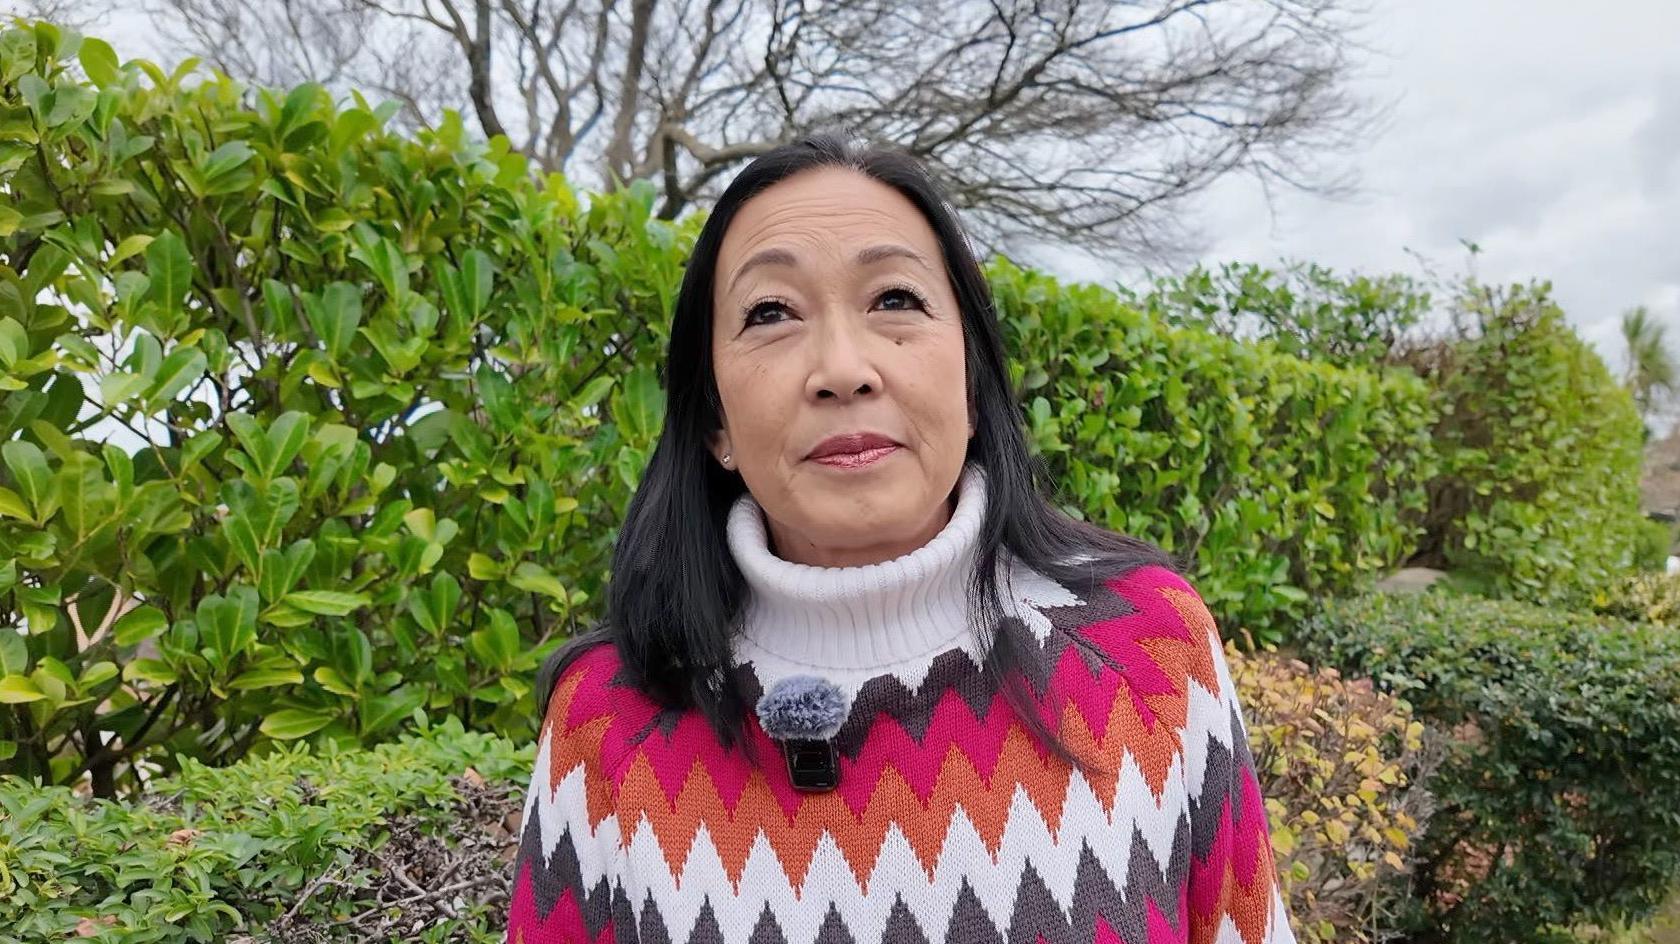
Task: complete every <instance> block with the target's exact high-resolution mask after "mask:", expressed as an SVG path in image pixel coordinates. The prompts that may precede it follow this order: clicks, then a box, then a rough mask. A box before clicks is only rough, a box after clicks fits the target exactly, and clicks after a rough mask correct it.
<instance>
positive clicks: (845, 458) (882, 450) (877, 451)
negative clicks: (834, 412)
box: [811, 446, 900, 469]
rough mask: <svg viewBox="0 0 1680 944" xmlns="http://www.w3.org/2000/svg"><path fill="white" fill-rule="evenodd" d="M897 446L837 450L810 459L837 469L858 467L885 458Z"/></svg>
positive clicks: (895, 449) (894, 450)
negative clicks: (854, 450) (847, 450)
mask: <svg viewBox="0 0 1680 944" xmlns="http://www.w3.org/2000/svg"><path fill="white" fill-rule="evenodd" d="M899 448H900V447H898V446H880V447H877V448H874V449H865V450H863V451H862V452H837V453H834V454H833V455H828V456H818V457H816V458H814V459H812V460H811V461H812V462H820V463H822V464H823V465H827V466H833V467H835V468H837V469H858V468H862V467H863V466H866V465H869V464H871V463H873V462H876V461H879V460H881V459H885V458H886V457H887V456H890V455H892V454H893V453H895V452H897V451H898V450H899Z"/></svg>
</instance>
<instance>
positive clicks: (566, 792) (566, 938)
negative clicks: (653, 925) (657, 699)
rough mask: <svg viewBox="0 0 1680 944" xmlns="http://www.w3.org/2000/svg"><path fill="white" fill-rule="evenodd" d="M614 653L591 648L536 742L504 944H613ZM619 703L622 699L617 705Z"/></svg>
mask: <svg viewBox="0 0 1680 944" xmlns="http://www.w3.org/2000/svg"><path fill="white" fill-rule="evenodd" d="M616 666H617V663H616V656H615V655H614V654H613V649H612V646H610V645H607V646H599V647H596V648H593V649H591V650H589V651H587V652H585V653H584V654H583V655H581V656H580V657H579V658H578V659H577V661H575V662H573V663H572V664H571V665H569V666H567V668H566V671H564V672H563V673H561V675H560V677H559V678H558V679H557V680H556V681H555V684H554V692H553V695H552V696H551V697H550V699H549V705H548V711H547V715H546V717H545V718H544V720H543V725H542V730H541V732H540V734H539V735H538V739H537V754H536V762H535V764H534V766H533V769H532V773H531V781H530V786H529V788H528V789H527V790H526V793H525V805H524V820H523V823H522V826H521V835H520V841H519V849H518V852H517V854H516V855H515V858H514V866H513V867H514V886H513V899H512V902H511V904H510V906H509V912H508V930H507V942H508V944H585V942H587V944H612V942H614V941H616V940H619V939H620V937H619V933H618V931H617V930H616V926H617V924H618V923H619V921H621V920H624V919H623V918H621V917H619V916H618V915H617V913H616V912H617V911H618V910H619V909H620V908H622V907H623V906H624V904H626V903H625V902H624V901H623V899H622V898H618V899H616V900H615V897H614V889H615V887H616V882H615V881H614V878H615V876H614V869H615V867H616V865H617V863H618V861H619V856H618V832H619V831H618V818H617V816H616V815H615V812H614V811H615V805H616V804H615V802H614V799H613V787H612V780H611V775H612V771H613V767H614V759H615V758H617V757H620V756H622V754H623V749H622V747H619V746H615V745H616V744H617V742H619V741H622V740H623V738H622V736H620V735H618V733H617V732H619V731H620V730H622V727H621V725H622V722H623V720H624V719H623V718H622V717H620V716H618V715H617V714H616V713H615V712H614V711H613V708H614V699H615V694H616V693H614V692H612V691H611V690H610V685H611V679H612V677H613V675H614V673H615V670H616ZM617 697H618V699H619V701H620V702H622V700H623V699H622V696H621V695H618V696H617Z"/></svg>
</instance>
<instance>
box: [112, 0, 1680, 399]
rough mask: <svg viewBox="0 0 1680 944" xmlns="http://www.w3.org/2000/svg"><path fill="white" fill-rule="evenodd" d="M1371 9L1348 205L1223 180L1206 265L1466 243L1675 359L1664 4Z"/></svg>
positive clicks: (1587, 324)
mask: <svg viewBox="0 0 1680 944" xmlns="http://www.w3.org/2000/svg"><path fill="white" fill-rule="evenodd" d="M1370 2H1371V4H1372V7H1373V9H1372V11H1371V30H1370V32H1369V34H1368V35H1367V36H1366V37H1365V39H1366V42H1367V43H1368V44H1369V45H1371V46H1373V47H1375V50H1376V51H1375V53H1374V54H1373V55H1372V56H1370V57H1369V58H1367V59H1366V60H1365V61H1363V62H1362V63H1361V69H1362V72H1363V75H1362V77H1361V79H1360V81H1359V84H1358V88H1359V90H1360V91H1362V92H1363V93H1365V94H1367V95H1369V96H1370V97H1372V98H1373V99H1375V100H1378V101H1381V102H1386V103H1389V104H1390V105H1391V107H1392V109H1393V110H1392V114H1391V116H1390V119H1389V121H1388V123H1387V125H1386V127H1385V129H1384V130H1383V131H1382V133H1381V135H1380V136H1378V137H1376V138H1374V139H1372V140H1371V141H1369V142H1368V143H1367V144H1366V145H1365V146H1363V147H1361V148H1360V149H1358V150H1356V151H1353V152H1350V153H1348V154H1347V155H1345V156H1344V157H1343V158H1341V160H1343V162H1344V163H1345V164H1346V165H1347V166H1348V168H1349V169H1351V170H1354V171H1355V172H1357V173H1358V175H1359V178H1360V192H1359V194H1358V195H1357V196H1356V197H1354V198H1352V199H1351V200H1343V201H1331V200H1327V199H1324V198H1320V197H1316V196H1311V195H1307V194H1302V193H1297V192H1287V191H1284V192H1276V191H1275V192H1274V195H1273V202H1272V203H1271V205H1270V206H1268V205H1267V203H1266V201H1265V199H1264V197H1263V195H1262V192H1261V190H1260V188H1259V187H1258V186H1257V185H1256V184H1255V183H1254V182H1253V181H1252V180H1249V179H1246V178H1233V179H1230V180H1228V181H1227V182H1224V183H1221V184H1219V185H1217V186H1216V187H1215V188H1214V189H1213V190H1211V191H1209V192H1208V193H1206V194H1204V195H1202V196H1201V197H1200V198H1198V199H1197V200H1196V201H1195V202H1194V203H1193V204H1192V206H1191V207H1190V209H1191V212H1192V214H1193V216H1194V217H1195V219H1196V220H1197V221H1198V222H1199V223H1200V224H1201V227H1202V230H1203V232H1204V233H1205V235H1206V237H1207V248H1206V251H1205V253H1204V259H1205V261H1207V262H1209V263H1210V264H1211V263H1217V262H1221V261H1225V260H1233V259H1234V260H1243V261H1255V262H1263V263H1273V262H1276V261H1278V260H1279V259H1283V258H1287V259H1296V260H1304V261H1314V262H1319V263H1323V264H1326V265H1330V266H1332V267H1335V268H1337V269H1340V270H1344V271H1360V272H1367V273H1376V272H1390V271H1402V272H1410V273H1413V274H1421V273H1420V270H1419V269H1418V265H1417V262H1416V260H1415V259H1414V258H1413V257H1412V256H1410V255H1408V253H1407V250H1408V249H1410V250H1413V251H1415V252H1418V253H1421V254H1422V255H1423V256H1425V257H1426V258H1428V259H1430V260H1431V261H1432V262H1433V263H1435V264H1436V266H1437V268H1438V269H1439V270H1440V271H1442V272H1444V273H1454V272H1458V271H1462V269H1463V268H1464V267H1465V266H1466V265H1467V264H1468V256H1467V253H1466V252H1465V251H1464V249H1463V248H1462V246H1461V245H1460V240H1461V239H1464V240H1470V241H1473V242H1475V243H1477V244H1479V245H1480V246H1481V248H1482V254H1481V256H1480V257H1479V258H1478V260H1477V261H1476V271H1477V272H1478V273H1479V274H1480V275H1482V276H1483V277H1484V278H1486V279H1490V280H1494V281H1509V280H1527V279H1529V278H1531V277H1532V278H1546V279H1550V280H1551V281H1552V282H1553V283H1554V286H1555V289H1556V296H1557V298H1558V300H1559V301H1560V302H1561V303H1562V305H1563V306H1564V309H1565V310H1566V311H1567V312H1568V314H1569V317H1570V319H1571V320H1572V321H1573V322H1574V323H1575V324H1576V325H1577V326H1579V328H1580V330H1581V333H1582V335H1583V336H1584V337H1585V338H1586V339H1587V340H1588V341H1589V342H1591V343H1592V344H1593V345H1594V346H1595V347H1597V348H1598V350H1599V352H1600V354H1602V355H1603V356H1604V357H1605V358H1606V360H1607V361H1608V362H1609V363H1610V365H1611V367H1612V368H1613V369H1617V370H1618V371H1619V370H1620V368H1621V365H1622V363H1623V356H1622V355H1623V351H1622V344H1621V340H1620V333H1619V328H1618V318H1619V317H1620V314H1621V312H1623V311H1624V310H1625V309H1627V308H1629V307H1631V306H1633V305H1637V304H1645V305H1647V306H1649V307H1650V308H1651V310H1652V311H1653V313H1655V314H1656V315H1657V316H1658V318H1659V319H1661V321H1662V322H1663V323H1666V324H1668V325H1670V328H1669V334H1670V336H1671V338H1672V346H1674V347H1677V348H1680V2H1675V0H1605V2H1600V3H1585V2H1581V0H1387V2H1385V0H1370ZM137 6H138V3H128V2H121V0H119V9H121V10H122V11H123V14H122V15H120V16H119V17H117V21H118V22H114V23H112V24H110V25H111V26H113V27H118V28H119V29H118V32H117V34H116V35H113V36H112V38H114V39H117V40H119V41H120V42H121V41H124V40H125V39H126V42H123V45H124V46H125V47H126V48H124V49H123V50H121V51H122V52H124V54H125V55H133V54H142V55H144V54H156V53H155V52H154V50H153V49H148V48H146V47H148V46H151V45H153V44H152V43H151V42H148V40H151V39H152V37H151V36H150V35H148V34H150V33H151V30H150V29H149V28H148V26H147V24H146V22H145V20H144V19H143V18H142V17H140V16H137V15H135V14H134V12H133V11H134V9H135V8H136V7H137ZM92 30H93V31H94V32H101V31H102V30H101V29H100V26H98V25H95V26H94V27H92ZM131 43H132V44H134V45H133V46H129V44H131ZM134 47H139V48H134ZM1052 267H1053V268H1055V269H1057V270H1059V271H1060V273H1061V274H1063V275H1066V276H1070V277H1076V278H1084V279H1090V280H1093V281H1108V280H1110V279H1111V277H1112V276H1113V275H1114V274H1115V273H1113V272H1112V270H1110V269H1106V268H1099V267H1092V266H1085V265H1081V264H1079V263H1077V262H1073V261H1060V262H1057V263H1055V264H1053V265H1052Z"/></svg>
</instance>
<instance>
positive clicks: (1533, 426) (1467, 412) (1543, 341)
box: [1412, 283, 1644, 608]
mask: <svg viewBox="0 0 1680 944" xmlns="http://www.w3.org/2000/svg"><path fill="white" fill-rule="evenodd" d="M1452 313H1453V314H1454V315H1455V317H1456V319H1457V322H1458V324H1457V337H1456V338H1455V339H1451V340H1448V341H1444V342H1442V343H1440V344H1438V345H1436V346H1434V347H1431V348H1425V349H1421V350H1420V351H1419V352H1418V353H1416V354H1415V355H1413V357H1412V362H1413V364H1414V366H1415V368H1416V369H1417V370H1418V371H1419V372H1420V373H1422V374H1423V375H1424V376H1425V377H1426V378H1427V379H1428V380H1429V382H1430V383H1431V385H1432V386H1433V387H1434V388H1435V394H1434V395H1435V398H1436V400H1437V402H1438V403H1439V405H1440V415H1439V420H1438V422H1437V424H1436V427H1435V433H1434V437H1433V438H1434V440H1435V442H1436V443H1437V446H1438V449H1439V451H1440V454H1441V463H1442V465H1441V471H1440V475H1439V476H1438V477H1436V478H1435V479H1434V480H1433V481H1431V482H1430V484H1429V514H1428V517H1427V518H1426V519H1425V520H1424V522H1423V524H1424V527H1425V529H1426V532H1427V533H1426V536H1425V538H1424V540H1423V542H1422V545H1421V561H1420V562H1422V563H1427V564H1430V565H1432V566H1444V567H1447V568H1449V569H1462V570H1465V571H1468V572H1471V573H1473V574H1474V575H1476V577H1477V579H1479V580H1480V582H1481V583H1482V584H1483V585H1485V586H1486V587H1487V588H1488V589H1489V590H1490V591H1491V592H1492V593H1493V594H1495V595H1498V596H1503V597H1511V598H1516V599H1524V600H1528V601H1530V602H1536V603H1556V604H1566V605H1571V606H1576V607H1582V608H1584V607H1583V604H1585V603H1586V601H1588V600H1589V599H1590V598H1591V596H1592V594H1593V592H1594V591H1597V590H1601V589H1602V588H1603V587H1604V586H1605V584H1606V583H1607V582H1608V581H1610V580H1613V579H1615V578H1618V577H1620V576H1621V575H1622V574H1624V573H1626V572H1627V571H1628V570H1630V569H1631V568H1632V567H1633V566H1634V548H1635V547H1636V546H1637V543H1638V535H1639V534H1640V533H1641V522H1642V521H1643V516H1642V515H1641V514H1640V511H1639V474H1640V466H1641V461H1642V452H1643V450H1642V437H1643V429H1644V427H1643V425H1642V424H1641V422H1640V419H1639V413H1638V411H1637V410H1636V409H1635V407H1634V403H1633V397H1632V395H1631V394H1629V393H1628V391H1627V390H1626V389H1624V388H1623V387H1622V386H1621V385H1619V384H1618V383H1616V381H1615V380H1614V378H1612V377H1611V375H1610V372H1609V370H1608V369H1607V368H1606V367H1605V365H1604V362H1603V360H1601V359H1600V358H1599V356H1598V355H1597V354H1596V353H1595V352H1594V351H1593V349H1592V348H1591V347H1590V346H1589V345H1587V344H1586V342H1584V341H1582V340H1581V339H1580V337H1579V336H1577V335H1576V334H1575V332H1574V330H1573V329H1572V328H1571V327H1570V326H1569V324H1568V323H1567V322H1566V321H1565V320H1564V317H1563V312H1562V311H1561V310H1559V308H1558V307H1557V305H1556V304H1555V303H1553V301H1552V299H1551V294H1550V287H1549V286H1547V285H1545V284H1544V283H1541V284H1532V285H1526V286H1524V285H1515V286H1511V287H1509V288H1507V289H1503V290H1495V289H1490V288H1487V287H1485V286H1480V285H1477V284H1475V283H1471V284H1469V285H1467V286H1465V287H1464V288H1463V290H1462V292H1461V294H1460V296H1459V298H1458V299H1457V300H1456V302H1455V309H1454V311H1453V312H1452Z"/></svg>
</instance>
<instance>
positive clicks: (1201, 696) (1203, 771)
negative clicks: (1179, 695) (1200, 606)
mask: <svg viewBox="0 0 1680 944" xmlns="http://www.w3.org/2000/svg"><path fill="white" fill-rule="evenodd" d="M1216 639H1217V636H1216V635H1215V634H1214V633H1211V632H1210V633H1209V634H1208V640H1209V645H1211V646H1212V647H1213V652H1214V660H1213V665H1214V670H1215V677H1216V678H1217V679H1218V680H1219V691H1217V692H1210V691H1208V690H1207V688H1206V687H1205V686H1203V685H1202V684H1201V683H1200V682H1198V681H1196V680H1195V679H1190V680H1189V682H1188V686H1187V687H1188V688H1189V690H1190V691H1189V693H1188V698H1187V702H1188V704H1187V706H1186V708H1185V724H1184V735H1183V740H1184V773H1185V781H1186V783H1187V784H1188V786H1189V789H1190V795H1191V796H1193V797H1194V796H1201V794H1202V781H1203V780H1204V779H1206V777H1207V759H1208V739H1209V738H1210V737H1211V738H1212V739H1213V740H1215V741H1218V742H1219V743H1220V745H1221V746H1223V747H1224V748H1226V749H1227V750H1230V749H1231V747H1232V743H1231V705H1232V703H1233V702H1234V701H1235V700H1236V686H1235V685H1233V684H1232V682H1231V668H1230V666H1229V665H1228V664H1227V663H1226V661H1225V650H1224V649H1222V648H1220V646H1219V644H1218V643H1217V642H1216V641H1215V640H1216ZM1244 733H1245V736H1246V732H1244Z"/></svg>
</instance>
